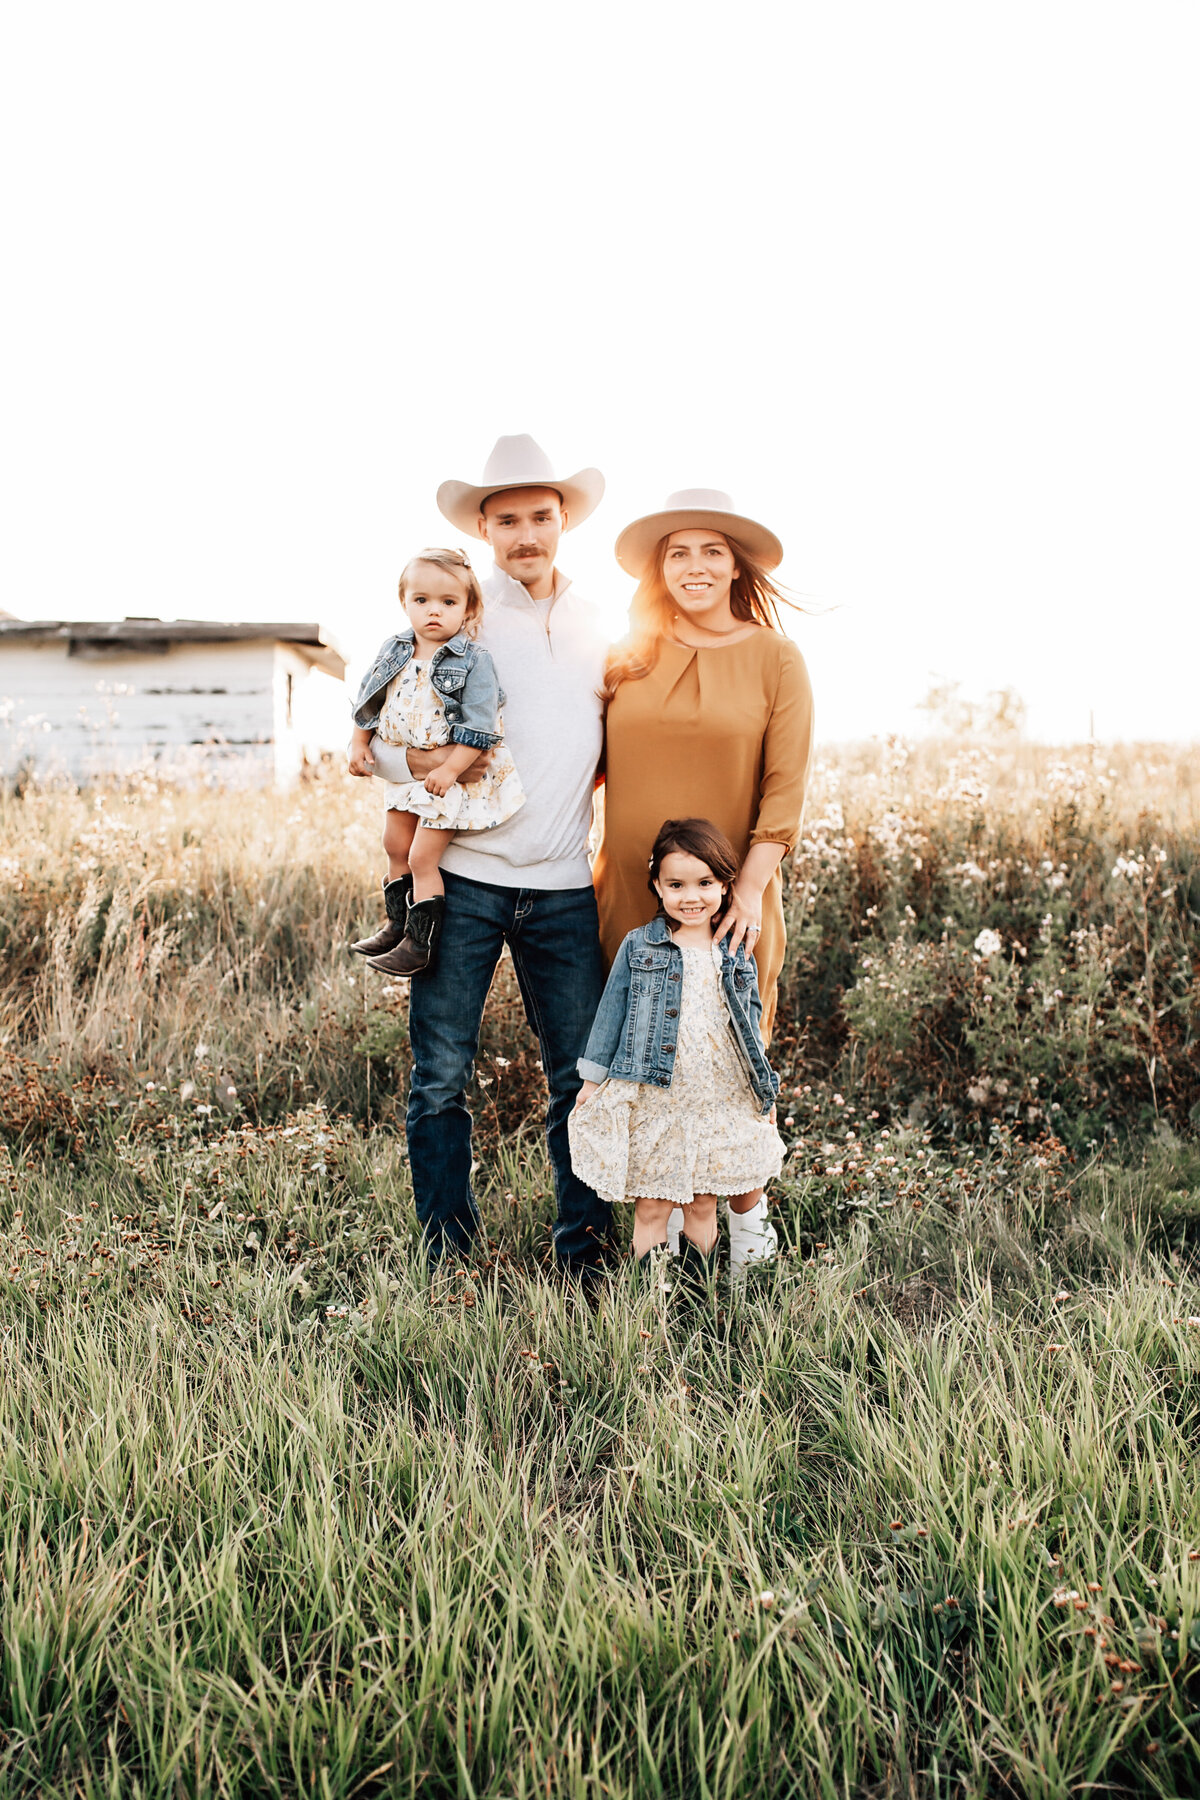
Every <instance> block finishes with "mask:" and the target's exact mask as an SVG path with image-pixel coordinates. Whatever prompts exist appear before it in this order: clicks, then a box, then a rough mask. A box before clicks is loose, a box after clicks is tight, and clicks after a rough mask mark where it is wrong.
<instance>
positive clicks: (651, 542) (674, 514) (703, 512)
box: [615, 488, 783, 581]
mask: <svg viewBox="0 0 1200 1800" xmlns="http://www.w3.org/2000/svg"><path fill="white" fill-rule="evenodd" d="M692 526H700V527H701V528H703V527H705V526H707V527H708V528H709V529H710V530H712V531H719V532H720V533H721V535H722V537H731V538H736V539H737V542H738V543H739V544H741V545H743V546H744V548H745V549H746V550H747V551H748V552H749V554H750V555H751V556H752V557H753V558H754V560H755V562H758V563H761V564H762V566H763V568H764V569H777V568H778V567H779V564H780V563H781V562H782V561H783V545H782V544H781V543H780V541H779V539H778V538H777V537H776V536H775V533H774V532H773V531H768V530H767V528H766V526H765V525H760V524H759V523H758V520H757V519H747V518H746V517H745V516H744V515H743V514H742V513H736V512H734V510H733V501H732V500H731V499H730V497H729V495H728V494H723V493H721V491H720V489H719V488H681V489H680V491H679V492H678V493H677V494H668V495H667V504H666V506H665V507H664V508H663V510H662V512H656V513H647V514H646V516H645V518H642V519H635V520H634V521H633V524H632V525H627V526H626V527H625V529H624V531H623V532H622V533H621V535H620V537H619V538H618V539H617V542H616V546H615V548H616V553H617V561H618V562H619V563H620V565H621V567H622V568H623V569H624V571H625V573H626V574H627V575H634V576H636V577H637V579H638V580H639V581H640V580H641V578H642V576H643V575H644V574H645V573H646V568H647V565H648V564H649V561H650V558H651V556H652V555H653V553H654V546H655V545H656V544H657V543H659V542H660V541H661V540H662V539H663V538H665V537H669V536H670V535H671V533H672V532H673V531H687V530H689V529H690V528H691V527H692Z"/></svg>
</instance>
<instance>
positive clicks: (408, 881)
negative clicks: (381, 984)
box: [350, 875, 413, 956]
mask: <svg viewBox="0 0 1200 1800" xmlns="http://www.w3.org/2000/svg"><path fill="white" fill-rule="evenodd" d="M412 890H413V878H412V876H411V875H397V877H396V879H395V881H386V880H385V882H384V884H383V904H384V905H385V906H386V907H387V924H386V925H384V926H382V927H381V929H380V930H379V931H377V932H376V933H375V935H374V937H369V938H359V940H358V942H357V944H351V946H350V948H351V949H352V950H353V951H355V952H356V953H357V954H358V955H359V956H382V955H383V954H384V952H385V951H387V950H394V949H395V948H396V945H397V944H398V943H399V942H400V940H401V939H402V938H403V936H404V933H405V930H406V929H407V926H408V908H409V902H410V901H411V900H412Z"/></svg>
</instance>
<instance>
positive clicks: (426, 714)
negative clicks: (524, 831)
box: [375, 656, 525, 831]
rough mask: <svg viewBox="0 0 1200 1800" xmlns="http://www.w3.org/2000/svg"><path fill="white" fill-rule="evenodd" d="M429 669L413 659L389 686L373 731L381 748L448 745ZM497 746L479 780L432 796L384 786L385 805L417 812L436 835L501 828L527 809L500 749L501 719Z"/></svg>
mask: <svg viewBox="0 0 1200 1800" xmlns="http://www.w3.org/2000/svg"><path fill="white" fill-rule="evenodd" d="M429 670H430V665H429V663H427V662H418V661H417V659H416V657H415V656H414V657H412V658H411V659H410V661H409V662H407V663H406V664H405V665H404V667H403V669H401V671H400V673H399V675H393V677H392V679H391V681H389V683H388V690H387V698H386V699H385V700H384V703H383V710H382V711H381V713H380V715H379V723H378V725H377V726H376V727H375V735H376V737H378V738H380V739H381V740H382V741H383V742H384V743H385V744H402V745H403V746H404V747H405V749H408V750H437V749H440V748H441V746H442V745H444V744H448V743H449V742H450V724H449V721H448V720H447V718H446V711H445V707H444V705H443V702H442V697H441V695H440V694H439V693H438V691H437V689H436V688H435V687H434V685H433V682H432V681H431V680H430V676H429ZM496 730H497V731H498V732H499V733H500V739H501V741H500V742H499V743H498V744H497V745H496V746H495V747H494V749H493V750H492V761H491V765H490V767H489V768H488V770H487V772H486V773H485V774H483V775H481V776H480V777H479V779H478V780H477V781H466V782H462V781H456V782H454V783H453V785H452V786H451V787H449V788H447V790H446V792H445V793H444V794H440V795H439V794H431V793H430V792H429V791H428V789H427V788H426V786H425V784H424V782H422V781H387V782H385V783H384V795H385V798H384V805H385V807H387V808H388V809H395V811H397V812H410V813H416V815H417V817H418V818H419V819H420V821H421V823H422V825H428V826H431V827H432V828H433V829H435V830H440V831H490V830H491V828H492V826H493V825H503V823H504V821H505V819H511V818H512V816H513V814H514V813H515V812H516V811H517V810H518V808H519V807H522V806H524V804H525V790H524V788H523V787H522V786H521V777H520V776H519V775H518V774H517V765H516V764H515V763H514V761H513V759H512V752H511V751H510V750H509V749H508V748H507V747H506V745H505V744H504V741H503V740H504V720H503V718H502V717H501V718H498V719H497V720H496Z"/></svg>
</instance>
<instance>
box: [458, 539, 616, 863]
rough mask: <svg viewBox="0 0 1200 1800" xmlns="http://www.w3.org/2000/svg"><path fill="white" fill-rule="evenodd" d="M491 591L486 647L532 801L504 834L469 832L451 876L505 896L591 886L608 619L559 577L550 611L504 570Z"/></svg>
mask: <svg viewBox="0 0 1200 1800" xmlns="http://www.w3.org/2000/svg"><path fill="white" fill-rule="evenodd" d="M482 585H483V595H484V602H485V612H484V623H483V629H482V630H481V631H480V633H479V642H480V643H481V644H483V645H484V646H485V648H486V649H488V650H489V651H490V652H491V654H492V658H493V661H494V662H495V664H496V672H497V674H498V675H499V677H500V686H501V687H502V688H503V689H504V693H505V695H506V699H505V703H504V741H505V743H506V744H507V745H508V747H509V749H510V750H511V751H512V755H513V760H514V762H515V763H516V765H517V769H518V772H519V774H520V777H521V784H522V786H523V787H524V789H525V795H526V799H525V804H524V806H523V807H522V808H521V810H520V811H519V812H518V813H515V814H514V815H513V817H512V818H511V819H508V820H506V821H505V823H504V824H503V825H497V826H496V827H495V829H494V830H492V831H466V832H460V833H459V835H458V836H457V837H456V838H455V839H454V840H453V841H452V842H451V843H450V845H449V846H448V848H447V850H446V853H445V855H444V856H443V857H442V867H443V869H448V870H449V871H450V873H451V874H452V875H465V876H467V877H468V878H469V879H470V880H472V881H490V882H492V883H493V884H494V885H495V886H497V887H524V888H577V887H590V886H591V881H592V871H591V865H590V864H589V862H588V856H587V842H588V833H589V831H590V830H591V824H592V793H593V790H594V786H595V779H596V768H597V765H598V764H599V761H600V751H601V746H602V742H603V724H602V716H601V706H600V696H599V688H600V684H601V682H602V680H603V678H604V659H605V656H606V654H607V650H608V646H607V644H606V642H605V640H604V635H603V632H602V629H601V626H600V621H599V617H598V615H597V612H596V609H595V607H593V606H592V605H591V604H590V603H589V602H588V601H587V600H585V599H584V598H583V597H582V595H580V594H577V593H576V592H575V589H574V587H573V586H572V585H571V583H570V582H569V581H568V580H567V579H566V578H565V577H564V576H563V575H561V574H559V573H558V572H557V571H556V573H555V596H554V604H553V605H552V606H550V607H549V608H547V604H546V602H545V601H542V602H541V603H539V602H537V601H535V600H531V599H530V597H529V595H528V593H527V592H526V590H525V589H524V588H523V587H522V586H521V583H520V582H519V581H514V580H513V579H512V577H511V576H509V575H505V574H504V573H503V571H502V570H500V569H496V568H493V570H492V573H491V575H490V576H489V577H488V579H487V580H486V581H485V582H484V583H483V584H482Z"/></svg>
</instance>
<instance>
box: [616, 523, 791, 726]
mask: <svg viewBox="0 0 1200 1800" xmlns="http://www.w3.org/2000/svg"><path fill="white" fill-rule="evenodd" d="M713 535H714V537H723V538H724V539H725V542H726V543H727V544H728V545H729V549H730V552H731V554H732V556H733V560H734V562H735V563H736V564H737V568H738V573H737V575H736V576H735V577H734V582H733V586H732V588H731V589H730V590H729V609H730V611H731V612H732V614H733V616H734V618H735V619H740V620H742V621H743V622H744V623H746V624H749V622H750V621H751V619H753V620H754V621H755V622H756V623H757V624H759V625H765V626H766V627H767V629H768V630H770V631H782V630H783V625H782V623H781V622H780V618H779V608H780V607H781V606H794V605H795V602H794V601H792V600H789V599H788V597H787V595H786V594H785V593H784V592H783V591H782V589H780V588H778V587H777V586H776V585H775V583H774V582H773V581H772V580H771V577H770V576H769V575H768V574H767V571H766V570H765V569H764V568H763V566H762V564H761V563H758V562H755V560H754V558H753V557H752V556H751V555H750V553H749V551H748V550H746V549H745V548H744V546H743V545H742V544H740V543H739V542H738V540H737V539H736V538H734V537H730V535H729V533H728V532H727V531H721V532H714V533H713ZM670 541H671V536H670V533H669V532H668V534H667V536H666V537H663V538H660V539H659V540H658V543H657V544H656V545H655V548H654V554H653V556H652V557H651V558H650V562H649V564H648V565H647V568H646V573H645V574H644V575H643V576H642V579H641V580H640V581H639V582H638V585H637V589H636V591H635V593H634V596H633V599H632V601H631V602H630V606H629V632H628V635H627V636H625V637H623V638H622V639H621V641H620V643H619V644H614V645H613V647H612V649H611V651H610V652H609V657H608V661H607V663H606V664H605V668H604V685H603V686H602V687H601V689H600V698H601V699H602V700H603V702H604V704H605V706H607V705H608V703H609V701H610V700H611V699H612V697H613V695H614V694H615V693H616V691H617V689H618V688H619V687H620V685H621V683H622V682H623V681H641V680H642V678H643V677H644V676H646V675H648V674H649V673H650V671H651V669H652V668H653V667H654V665H655V663H656V662H657V661H658V651H659V645H660V644H661V642H662V640H663V638H664V637H667V636H668V635H669V634H670V627H671V619H672V617H673V615H674V610H675V602H674V601H673V600H672V599H671V596H670V593H669V592H668V589H667V584H666V582H665V581H664V580H663V563H664V562H665V561H666V555H667V545H668V544H669V543H670Z"/></svg>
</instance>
